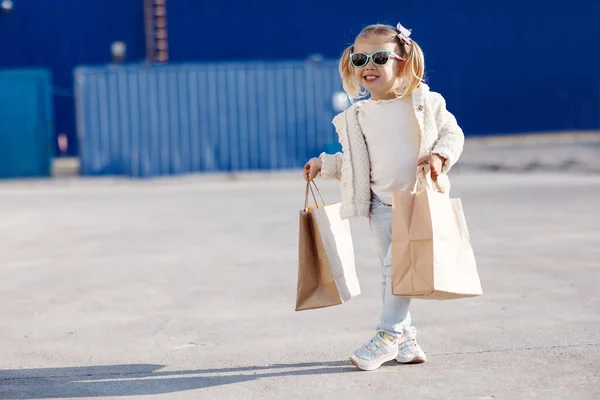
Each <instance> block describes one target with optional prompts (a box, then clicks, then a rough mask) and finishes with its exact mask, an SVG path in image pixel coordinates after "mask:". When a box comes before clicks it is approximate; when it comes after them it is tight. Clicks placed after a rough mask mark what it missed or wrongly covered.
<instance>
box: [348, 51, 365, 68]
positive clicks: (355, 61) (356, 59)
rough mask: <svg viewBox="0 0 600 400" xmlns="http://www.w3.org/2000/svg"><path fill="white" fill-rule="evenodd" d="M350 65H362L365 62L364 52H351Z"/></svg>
mask: <svg viewBox="0 0 600 400" xmlns="http://www.w3.org/2000/svg"><path fill="white" fill-rule="evenodd" d="M351 61H352V65H354V66H355V67H362V66H364V65H365V64H366V63H367V56H366V55H364V54H352V58H351Z"/></svg>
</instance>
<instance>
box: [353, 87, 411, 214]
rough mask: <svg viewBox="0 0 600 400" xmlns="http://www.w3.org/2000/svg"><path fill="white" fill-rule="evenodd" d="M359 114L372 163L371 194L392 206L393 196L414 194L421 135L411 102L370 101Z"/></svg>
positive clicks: (397, 100) (409, 98)
mask: <svg viewBox="0 0 600 400" xmlns="http://www.w3.org/2000/svg"><path fill="white" fill-rule="evenodd" d="M359 110H360V111H359V114H358V120H359V123H360V127H361V129H362V131H363V134H364V135H365V139H366V142H367V148H368V150H369V158H370V162H371V190H373V192H375V194H376V195H377V196H378V197H379V198H380V199H381V201H383V202H384V203H388V204H392V192H393V191H395V190H412V188H413V186H414V184H415V180H416V173H417V161H418V160H417V159H418V156H419V144H420V140H421V132H420V130H419V124H418V122H417V118H416V116H415V113H414V111H413V102H412V99H411V97H410V96H409V97H403V98H397V99H394V100H367V101H366V102H365V104H363V106H362V107H360V108H359Z"/></svg>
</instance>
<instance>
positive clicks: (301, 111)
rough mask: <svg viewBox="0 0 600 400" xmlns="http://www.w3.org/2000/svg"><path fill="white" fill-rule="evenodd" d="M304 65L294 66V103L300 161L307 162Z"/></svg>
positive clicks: (308, 156)
mask: <svg viewBox="0 0 600 400" xmlns="http://www.w3.org/2000/svg"><path fill="white" fill-rule="evenodd" d="M303 72H304V67H303V66H302V65H300V66H297V67H296V68H294V72H293V77H292V82H293V83H294V86H295V89H296V90H294V97H295V99H294V103H295V105H296V121H295V129H296V148H297V149H298V151H297V157H298V161H299V162H300V163H302V162H306V161H307V160H308V159H309V158H310V155H309V151H308V145H309V144H308V132H307V131H306V102H305V100H304V99H305V96H306V83H305V82H304V73H303Z"/></svg>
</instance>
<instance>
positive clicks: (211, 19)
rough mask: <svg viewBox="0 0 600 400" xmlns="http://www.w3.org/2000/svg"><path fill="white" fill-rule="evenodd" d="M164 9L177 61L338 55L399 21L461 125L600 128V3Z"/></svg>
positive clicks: (313, 3)
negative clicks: (369, 28) (374, 29)
mask: <svg viewBox="0 0 600 400" xmlns="http://www.w3.org/2000/svg"><path fill="white" fill-rule="evenodd" d="M168 12H169V16H168V18H169V35H170V38H169V44H170V52H171V59H172V60H173V61H214V60H247V59H251V60H272V59H299V58H306V57H308V56H310V55H311V54H315V53H320V54H322V55H324V56H325V57H326V58H335V57H338V56H339V54H340V53H341V52H342V50H343V49H344V48H345V46H347V45H348V44H349V43H351V42H352V41H353V40H354V37H355V35H356V34H357V33H358V32H359V31H360V30H361V28H362V27H363V26H365V25H367V24H371V23H378V22H381V23H389V24H393V25H395V23H396V22H397V21H398V20H400V21H401V22H402V23H403V24H404V25H405V26H407V27H409V28H412V29H413V36H412V37H413V38H414V39H415V40H416V41H417V42H419V43H420V44H421V46H422V47H423V49H424V51H425V54H426V65H427V76H428V77H429V81H430V84H431V86H432V89H433V90H436V91H439V92H441V93H442V94H443V95H444V96H445V97H446V98H447V100H448V107H449V109H450V110H451V111H453V112H455V113H456V115H457V117H458V119H459V122H460V123H461V125H462V126H463V127H464V129H465V131H466V132H467V134H484V133H505V132H524V131H548V130H550V131H555V130H565V129H598V128H600V126H599V122H600V115H599V110H600V101H599V91H600V90H599V87H600V77H599V75H600V74H599V73H598V71H600V52H598V51H596V50H595V46H594V43H595V42H594V41H595V40H597V39H598V38H599V37H600V24H598V23H597V21H598V20H599V19H600V2H598V1H596V0H574V1H569V2H564V1H559V0H546V1H540V0H519V1H517V0H508V1H495V2H492V1H475V0H469V1H447V0H419V1H416V0H402V1H398V0H394V1H392V0H386V1H380V2H377V3H374V4H370V5H369V6H366V5H365V3H364V2H362V1H357V0H344V1H341V0H334V1H327V2H323V1H318V0H305V1H302V2H291V3H290V2H282V1H275V0H270V1H266V0H263V1H259V0H248V1H239V0H238V1H236V0H226V1H225V0H224V1H220V2H209V1H198V0H177V1H173V0H171V1H169V2H168ZM207 38H210V40H207ZM590 46H591V47H590ZM266 90H269V89H268V86H267V87H266Z"/></svg>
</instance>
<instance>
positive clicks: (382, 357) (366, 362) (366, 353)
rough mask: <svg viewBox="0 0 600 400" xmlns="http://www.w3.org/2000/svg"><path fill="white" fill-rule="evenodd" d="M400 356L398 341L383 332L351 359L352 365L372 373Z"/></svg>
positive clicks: (378, 333) (357, 351)
mask: <svg viewBox="0 0 600 400" xmlns="http://www.w3.org/2000/svg"><path fill="white" fill-rule="evenodd" d="M397 355H398V340H397V339H396V337H394V336H392V335H388V334H386V333H383V332H377V334H376V335H375V336H374V337H373V339H371V341H370V342H369V343H367V344H366V345H364V346H362V347H360V348H359V349H358V350H356V351H355V352H354V354H353V355H352V356H351V357H350V361H352V364H354V365H356V366H357V367H358V368H360V369H362V370H363V371H372V370H374V369H377V368H379V367H380V366H381V364H383V363H385V362H388V361H391V360H393V359H394V358H396V356H397Z"/></svg>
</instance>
